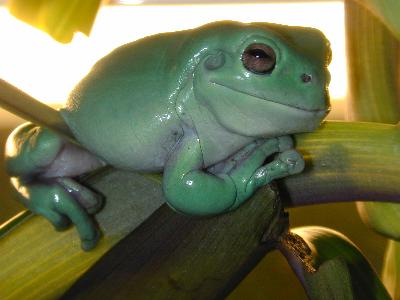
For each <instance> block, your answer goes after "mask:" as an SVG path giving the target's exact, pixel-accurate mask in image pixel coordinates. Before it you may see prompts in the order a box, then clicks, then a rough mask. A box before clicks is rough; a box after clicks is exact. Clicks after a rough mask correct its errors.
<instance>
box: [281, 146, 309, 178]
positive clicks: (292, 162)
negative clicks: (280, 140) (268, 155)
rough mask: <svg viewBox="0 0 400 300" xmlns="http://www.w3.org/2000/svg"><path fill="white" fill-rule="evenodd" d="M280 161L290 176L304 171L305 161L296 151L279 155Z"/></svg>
mask: <svg viewBox="0 0 400 300" xmlns="http://www.w3.org/2000/svg"><path fill="white" fill-rule="evenodd" d="M279 160H280V161H281V162H283V163H284V164H285V165H286V167H287V172H288V174H289V175H292V174H297V173H300V172H302V171H303V170H304V166H305V162H304V159H303V157H302V156H301V154H300V153H299V152H297V151H296V150H287V151H284V152H282V153H281V154H279Z"/></svg>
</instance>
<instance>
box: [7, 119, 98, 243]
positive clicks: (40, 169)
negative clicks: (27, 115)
mask: <svg viewBox="0 0 400 300" xmlns="http://www.w3.org/2000/svg"><path fill="white" fill-rule="evenodd" d="M102 165H103V163H102V162H101V161H100V160H99V159H97V158H96V157H95V156H93V155H92V154H90V153H89V152H88V151H86V150H84V149H82V148H80V147H79V146H77V145H75V144H72V143H69V142H67V141H66V140H64V139H62V138H60V137H59V136H58V135H57V134H55V133H53V132H52V131H50V130H48V129H46V128H41V127H38V126H35V125H33V124H24V125H22V126H20V127H19V128H17V129H16V130H15V131H14V132H13V133H12V134H11V135H10V137H9V139H8V141H7V145H6V166H7V170H8V172H9V174H10V176H12V179H11V183H12V185H13V186H14V188H15V189H16V191H17V192H18V196H19V199H20V200H21V202H22V203H23V204H24V205H25V206H26V207H27V208H29V209H30V210H31V211H33V212H34V213H36V214H39V215H42V216H44V217H45V218H46V219H48V220H49V221H50V222H51V223H52V224H53V225H54V227H55V228H56V229H57V230H64V229H65V228H67V227H68V225H69V224H70V223H71V222H72V223H73V224H74V225H75V226H76V228H77V231H78V233H79V236H80V238H81V242H82V243H81V245H82V248H83V249H84V250H90V249H92V248H93V247H94V246H95V245H96V244H97V241H98V239H99V236H100V234H99V231H98V229H97V227H96V226H95V223H94V221H93V219H92V218H91V217H90V216H89V215H90V214H94V213H96V212H97V211H99V210H100V208H101V206H102V198H101V197H100V195H98V194H96V193H94V192H93V191H91V190H90V189H88V188H86V187H85V186H83V185H81V184H80V183H78V182H77V181H76V180H74V179H72V178H71V177H75V176H78V175H80V174H83V173H86V172H89V171H92V170H94V169H97V168H99V167H101V166H102Z"/></svg>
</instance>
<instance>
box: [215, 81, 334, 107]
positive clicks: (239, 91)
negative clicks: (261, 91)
mask: <svg viewBox="0 0 400 300" xmlns="http://www.w3.org/2000/svg"><path fill="white" fill-rule="evenodd" d="M210 83H212V84H215V85H218V86H221V87H223V88H226V89H230V90H232V91H234V92H237V93H241V94H244V95H246V96H250V97H254V98H257V99H260V100H264V101H269V102H272V103H275V104H277V105H281V106H286V107H290V108H294V109H297V110H301V111H305V112H310V113H316V114H318V113H319V114H320V113H324V114H325V113H326V112H327V110H326V109H308V108H305V107H299V106H296V105H291V104H284V103H281V102H278V101H274V100H271V99H269V98H265V97H261V96H259V95H257V94H255V93H251V92H247V91H243V90H240V89H238V88H235V87H231V86H228V85H226V84H223V83H219V82H217V81H214V80H210Z"/></svg>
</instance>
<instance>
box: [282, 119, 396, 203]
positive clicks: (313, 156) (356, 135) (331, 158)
mask: <svg viewBox="0 0 400 300" xmlns="http://www.w3.org/2000/svg"><path fill="white" fill-rule="evenodd" d="M399 142H400V128H399V127H398V126H397V125H385V124H377V123H351V122H326V123H325V124H324V125H323V126H322V128H321V129H320V130H318V131H316V132H314V133H310V134H301V135H296V143H297V145H296V148H297V149H298V150H299V151H300V152H301V153H302V154H303V155H304V157H305V159H306V169H305V171H304V172H303V173H301V174H299V175H296V176H291V177H288V178H286V179H285V180H283V181H281V185H283V188H281V189H280V190H281V193H287V196H288V199H290V200H289V202H288V203H286V204H287V205H288V206H300V205H308V204H315V203H328V202H342V201H356V200H366V201H387V202H388V201H389V202H399V201H400V197H399V194H400V184H399V178H400V146H399ZM282 198H283V199H285V198H286V197H282Z"/></svg>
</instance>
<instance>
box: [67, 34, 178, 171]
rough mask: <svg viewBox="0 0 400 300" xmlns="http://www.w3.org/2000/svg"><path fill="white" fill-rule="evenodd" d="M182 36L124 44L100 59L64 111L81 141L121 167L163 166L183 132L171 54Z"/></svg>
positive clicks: (173, 35)
mask: <svg viewBox="0 0 400 300" xmlns="http://www.w3.org/2000/svg"><path fill="white" fill-rule="evenodd" d="M178 35H179V34H178V33H174V34H169V35H168V34H164V35H157V36H152V37H149V38H145V39H142V40H139V41H138V42H135V43H131V44H127V45H125V46H122V47H120V48H118V49H116V50H114V51H113V52H111V53H110V54H109V55H107V56H106V57H105V58H103V59H102V60H100V61H99V62H98V63H97V64H96V65H95V66H94V67H93V69H92V71H91V72H90V73H89V74H88V76H87V77H86V78H84V79H83V80H82V81H81V82H80V83H79V84H78V86H77V87H76V88H75V89H74V90H73V92H72V93H71V95H70V97H69V99H68V101H67V105H66V107H65V108H64V109H62V110H61V114H62V116H63V117H64V119H65V120H66V122H67V123H68V125H69V127H70V128H71V130H72V132H73V133H74V135H75V137H76V138H77V139H78V141H79V142H80V143H81V144H82V145H83V146H85V147H86V148H88V149H89V150H91V151H92V152H93V153H95V154H97V155H98V156H100V157H102V158H103V159H104V160H105V161H107V162H108V163H109V164H112V165H114V166H116V167H120V168H126V169H135V170H143V171H159V170H161V169H162V167H163V165H164V162H165V158H166V155H167V154H168V151H169V150H170V149H171V147H173V146H174V145H175V144H176V142H177V140H178V139H179V138H180V136H181V135H182V129H181V127H180V122H179V118H178V117H177V115H176V110H175V103H174V101H175V99H174V97H173V94H174V92H175V91H174V89H176V88H177V86H176V85H177V81H178V78H177V76H178V73H179V71H178V70H177V71H176V72H174V70H171V68H170V67H169V66H167V64H168V57H169V55H171V53H173V51H174V47H176V46H177V45H176V44H177V41H179V36H178Z"/></svg>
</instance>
